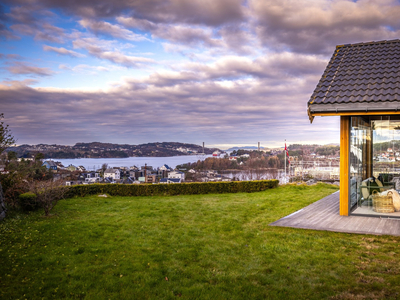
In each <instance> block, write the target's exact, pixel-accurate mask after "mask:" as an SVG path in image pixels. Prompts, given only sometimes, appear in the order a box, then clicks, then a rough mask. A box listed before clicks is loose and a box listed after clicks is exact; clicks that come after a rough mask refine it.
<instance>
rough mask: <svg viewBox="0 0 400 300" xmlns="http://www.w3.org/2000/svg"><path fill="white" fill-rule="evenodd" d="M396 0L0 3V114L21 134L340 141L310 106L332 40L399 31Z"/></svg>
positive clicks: (273, 143)
mask: <svg viewBox="0 0 400 300" xmlns="http://www.w3.org/2000/svg"><path fill="white" fill-rule="evenodd" d="M399 16H400V3H399V1H393V0H379V1H373V0H372V1H362V0H360V1H328V0H307V1H306V0H280V1H273V0H247V1H240V0H115V1H109V0H96V1H92V0H79V1H77V0H64V1H60V0H12V1H8V0H5V1H4V0H2V1H1V2H0V68H1V72H0V113H4V120H3V121H4V122H5V123H6V124H8V125H9V127H10V129H11V131H12V133H13V135H14V136H15V138H16V139H17V144H39V143H46V144H62V145H73V144H75V143H77V142H94V141H98V142H110V143H118V144H141V143H148V142H172V141H173V142H185V143H194V144H201V143H202V142H205V143H206V146H210V147H211V146H216V147H220V148H227V147H232V146H244V145H249V146H257V143H258V142H260V143H261V146H262V147H280V146H283V145H284V143H285V140H286V142H287V144H294V143H301V144H310V143H312V144H314V143H316V144H328V143H339V118H338V117H324V118H322V117H317V118H315V119H314V121H313V124H310V121H309V119H308V116H307V102H308V100H309V98H310V96H311V94H312V92H313V90H314V89H315V87H316V85H317V84H318V81H319V79H320V77H321V75H322V73H323V71H324V69H325V67H326V65H327V64H328V62H329V60H330V58H331V56H332V54H333V52H334V50H335V46H336V45H341V44H348V43H359V42H369V41H380V40H391V39H397V38H399V36H400V35H399V30H400V18H399Z"/></svg>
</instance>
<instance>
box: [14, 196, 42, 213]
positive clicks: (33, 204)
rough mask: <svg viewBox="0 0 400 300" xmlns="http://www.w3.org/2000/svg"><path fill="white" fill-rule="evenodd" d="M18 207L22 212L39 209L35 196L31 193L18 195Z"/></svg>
mask: <svg viewBox="0 0 400 300" xmlns="http://www.w3.org/2000/svg"><path fill="white" fill-rule="evenodd" d="M18 198H19V205H20V206H21V208H22V209H23V210H26V211H30V210H35V209H38V208H39V206H40V205H39V202H38V201H37V195H36V194H35V193H32V192H27V193H24V194H21V195H19V197H18Z"/></svg>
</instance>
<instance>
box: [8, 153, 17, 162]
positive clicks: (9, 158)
mask: <svg viewBox="0 0 400 300" xmlns="http://www.w3.org/2000/svg"><path fill="white" fill-rule="evenodd" d="M7 158H8V160H16V159H17V152H14V151H8V153H7Z"/></svg>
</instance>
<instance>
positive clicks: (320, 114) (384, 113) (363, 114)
mask: <svg viewBox="0 0 400 300" xmlns="http://www.w3.org/2000/svg"><path fill="white" fill-rule="evenodd" d="M310 115H311V116H313V117H317V116H320V117H329V116H377V115H382V116H386V115H400V111H394V110H393V111H368V112H337V113H336V112H326V113H324V112H319V113H311V114H310Z"/></svg>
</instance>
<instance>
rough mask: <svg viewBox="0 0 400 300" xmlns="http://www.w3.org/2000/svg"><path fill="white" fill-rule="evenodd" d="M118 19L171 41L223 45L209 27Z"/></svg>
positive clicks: (193, 44)
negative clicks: (214, 36)
mask: <svg viewBox="0 0 400 300" xmlns="http://www.w3.org/2000/svg"><path fill="white" fill-rule="evenodd" d="M117 21H118V22H120V23H122V24H124V25H125V26H126V27H131V28H136V29H140V30H143V31H149V32H151V34H152V35H153V37H157V38H162V39H166V40H169V41H171V42H178V43H183V44H186V45H191V46H196V45H199V44H204V45H205V46H207V47H221V46H222V42H221V41H220V40H218V39H215V38H213V32H212V30H210V29H207V28H201V27H190V26H183V25H166V24H156V23H154V22H151V21H148V20H140V19H134V18H126V17H118V18H117Z"/></svg>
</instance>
